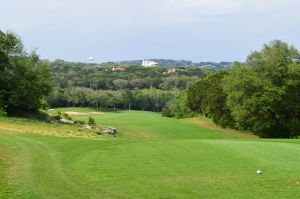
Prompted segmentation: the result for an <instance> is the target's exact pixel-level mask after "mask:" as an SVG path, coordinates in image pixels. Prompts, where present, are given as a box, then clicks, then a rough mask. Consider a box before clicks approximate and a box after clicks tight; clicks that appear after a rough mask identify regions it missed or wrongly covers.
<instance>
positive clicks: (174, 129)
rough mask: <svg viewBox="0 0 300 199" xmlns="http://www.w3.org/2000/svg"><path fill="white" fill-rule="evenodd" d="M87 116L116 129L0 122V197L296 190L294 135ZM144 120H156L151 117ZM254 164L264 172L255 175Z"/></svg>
mask: <svg viewBox="0 0 300 199" xmlns="http://www.w3.org/2000/svg"><path fill="white" fill-rule="evenodd" d="M67 110H69V109H67ZM78 117H79V118H82V119H84V117H82V116H78ZM93 117H94V118H95V119H96V120H97V122H99V123H102V124H106V125H112V126H116V127H117V128H118V129H120V132H121V135H120V136H119V137H117V138H115V139H108V137H104V138H103V139H82V138H80V137H57V136H48V135H46V136H41V135H39V134H37V133H34V134H33V133H20V131H21V130H19V129H17V130H16V131H15V132H14V130H13V128H12V127H11V129H10V130H9V131H7V130H5V129H1V128H0V146H3V145H5V146H10V147H12V148H14V151H15V152H14V156H13V157H14V159H13V160H12V161H11V163H9V164H8V165H9V167H6V170H8V172H7V174H8V175H9V176H8V179H10V181H11V183H9V190H10V192H8V193H6V194H5V197H7V198H22V199H23V198H25V199H26V198H28V199H35V198H43V199H44V198H45V199H54V198H55V199H57V198H63V199H69V198H70V199H73V198H74V199H77V198H120V199H121V198H122V199H123V198H153V199H154V198H183V199H184V198H187V199H189V198H208V199H209V198H213V199H218V198H246V199H247V198H249V199H250V198H251V199H252V198H258V199H274V198H291V199H294V198H295V199H298V198H299V196H300V156H299V154H300V141H299V140H283V139H280V140H264V139H258V138H256V137H254V136H251V135H244V134H241V133H239V132H235V131H230V130H221V129H218V128H217V127H216V126H214V125H212V124H211V123H210V122H209V121H206V120H203V119H199V120H196V119H184V120H177V119H170V118H162V117H160V115H158V114H154V113H149V112H136V111H121V112H107V113H105V114H104V115H99V116H93ZM5 120H8V121H9V119H5ZM0 121H2V119H0ZM151 121H152V122H159V121H160V123H158V124H155V125H150V124H149V123H151ZM19 122H20V121H19ZM10 123H16V124H18V121H17V122H15V121H12V120H11V121H10ZM26 124H27V125H29V126H35V127H34V129H35V128H38V126H39V125H41V126H40V127H41V129H42V128H45V127H46V126H45V124H44V123H38V122H36V123H35V122H33V125H30V123H29V121H26ZM0 126H1V123H0ZM16 126H18V125H16ZM25 126H26V125H25V124H24V127H25ZM57 128H58V129H60V128H63V127H61V126H58V127H57ZM143 129H144V130H143ZM196 129H197V130H196ZM180 131H184V132H180ZM210 134H212V135H210ZM207 138H209V139H207ZM211 138H213V139H211ZM245 138H246V139H245ZM0 150H1V148H0ZM4 159H6V158H4ZM0 167H1V166H0ZM257 169H261V170H262V171H263V174H262V175H257V174H256V170H257ZM0 179H1V178H0ZM1 186H2V187H5V186H6V188H8V187H7V185H4V186H3V185H1V184H0V187H1ZM0 196H1V195H0ZM0 198H2V197H0Z"/></svg>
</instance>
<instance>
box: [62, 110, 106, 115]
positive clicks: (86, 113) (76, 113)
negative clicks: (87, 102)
mask: <svg viewBox="0 0 300 199" xmlns="http://www.w3.org/2000/svg"><path fill="white" fill-rule="evenodd" d="M66 113H67V114H68V115H103V114H104V113H102V112H74V111H70V112H66Z"/></svg>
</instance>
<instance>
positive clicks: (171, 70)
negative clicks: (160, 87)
mask: <svg viewBox="0 0 300 199" xmlns="http://www.w3.org/2000/svg"><path fill="white" fill-rule="evenodd" d="M167 73H168V75H170V74H173V73H176V68H170V69H168V71H167Z"/></svg>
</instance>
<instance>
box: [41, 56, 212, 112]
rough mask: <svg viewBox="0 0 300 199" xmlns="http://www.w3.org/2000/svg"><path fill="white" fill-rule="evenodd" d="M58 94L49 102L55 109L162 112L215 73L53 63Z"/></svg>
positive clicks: (58, 61) (118, 65)
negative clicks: (178, 94)
mask: <svg viewBox="0 0 300 199" xmlns="http://www.w3.org/2000/svg"><path fill="white" fill-rule="evenodd" d="M50 68H51V74H52V76H53V79H54V86H55V89H54V92H53V93H52V95H50V96H49V97H48V98H47V99H48V102H49V103H50V105H51V106H52V107H62V106H69V105H72V106H92V107H97V109H99V108H119V109H136V110H148V111H155V112H160V111H161V110H162V108H163V107H164V106H165V104H166V103H167V102H168V101H169V100H170V99H171V98H172V97H173V90H174V89H180V90H184V89H185V88H187V86H188V85H189V84H191V83H193V82H196V81H197V80H199V79H200V78H202V77H204V76H206V75H207V74H208V73H211V72H212V70H209V69H200V68H197V67H186V68H183V67H178V68H176V70H175V71H173V72H171V73H168V70H169V69H170V68H168V67H164V66H158V67H153V68H145V67H142V66H141V65H120V64H115V63H104V64H101V65H98V64H84V63H73V62H65V61H62V60H56V61H54V62H50Z"/></svg>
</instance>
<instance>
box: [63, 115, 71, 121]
mask: <svg viewBox="0 0 300 199" xmlns="http://www.w3.org/2000/svg"><path fill="white" fill-rule="evenodd" d="M65 118H66V119H67V120H73V119H72V117H71V116H69V115H67V116H65Z"/></svg>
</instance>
